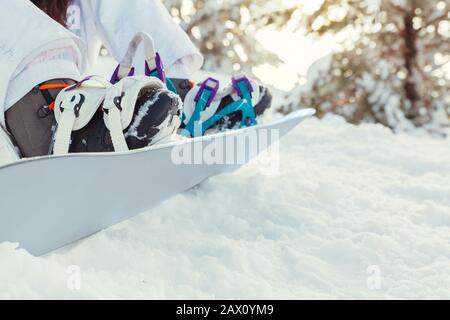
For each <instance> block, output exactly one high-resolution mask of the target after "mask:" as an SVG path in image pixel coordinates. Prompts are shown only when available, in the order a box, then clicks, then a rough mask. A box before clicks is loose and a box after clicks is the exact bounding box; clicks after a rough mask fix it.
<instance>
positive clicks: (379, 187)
mask: <svg viewBox="0 0 450 320" xmlns="http://www.w3.org/2000/svg"><path fill="white" fill-rule="evenodd" d="M449 159H450V140H448V139H447V140H439V139H432V138H429V137H425V136H415V137H413V136H407V135H402V134H399V135H394V134H392V133H391V131H389V130H388V129H386V128H384V127H382V126H380V125H361V126H353V125H350V124H347V123H345V122H344V120H342V119H341V118H339V117H336V116H329V117H326V118H325V119H323V120H317V119H311V120H308V121H307V122H305V123H304V124H303V125H302V126H300V127H299V128H298V129H296V130H295V131H294V132H293V134H291V135H290V136H289V137H287V138H286V139H285V140H284V141H283V143H282V144H281V151H280V169H279V172H278V173H277V174H275V175H273V174H272V175H270V176H269V175H264V174H263V171H262V170H259V169H258V167H255V166H250V167H246V168H243V169H242V170H241V171H239V172H237V173H234V174H228V175H222V176H219V177H216V178H213V179H211V180H209V181H207V182H205V183H203V184H202V185H201V186H199V187H198V188H196V189H195V190H192V191H190V192H187V193H184V194H181V195H178V196H177V197H175V198H172V199H170V200H168V201H166V202H165V203H164V204H162V205H161V206H160V207H159V208H156V209H153V210H150V211H149V212H147V213H145V214H142V215H140V216H138V217H136V218H134V219H131V220H129V221H126V222H124V223H122V224H120V225H117V226H115V227H113V228H110V229H108V230H106V231H103V232H101V233H98V234H96V235H95V236H93V237H91V238H88V239H86V240H84V241H81V242H79V243H77V244H75V245H73V246H72V247H70V248H65V249H63V250H60V251H58V252H55V253H53V254H50V255H48V256H46V257H41V258H34V257H32V256H30V255H29V254H28V253H26V252H25V251H23V250H15V248H16V246H15V245H12V244H3V245H0V261H1V264H0V298H34V299H36V298H63V299H72V298H87V299H90V298H107V299H108V298H112V299H115V298H148V299H152V298H163V299H164V298H176V299H177V298H183V299H188V298H189V299H198V298H221V299H228V298H245V299H252V298H257V299H259V298H271V299H274V298H293V299H298V298H320V299H322V298H361V299H363V298H386V299H391V298H447V299H448V298H450V289H449V288H450V268H449V265H450V245H449V241H450V196H449V195H450V184H449V183H448V181H450V160H449Z"/></svg>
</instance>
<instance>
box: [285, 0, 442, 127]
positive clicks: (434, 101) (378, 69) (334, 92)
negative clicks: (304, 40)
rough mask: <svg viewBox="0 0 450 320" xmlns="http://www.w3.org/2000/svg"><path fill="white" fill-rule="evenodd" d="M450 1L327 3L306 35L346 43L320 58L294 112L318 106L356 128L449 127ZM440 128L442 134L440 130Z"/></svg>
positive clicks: (310, 19)
mask: <svg viewBox="0 0 450 320" xmlns="http://www.w3.org/2000/svg"><path fill="white" fill-rule="evenodd" d="M449 19H450V0H445V1H436V0H426V1H425V0H326V1H323V2H322V4H321V5H320V6H318V8H317V10H315V11H314V12H313V13H311V14H307V15H305V16H304V17H303V19H302V23H303V27H305V28H306V30H307V31H308V32H309V33H311V34H314V35H317V36H321V35H324V34H327V33H332V34H337V35H339V37H341V38H343V39H344V40H343V41H342V43H341V44H340V45H341V50H339V51H338V52H336V53H335V54H333V55H332V56H330V57H328V58H325V59H323V60H322V61H319V62H318V63H317V64H316V65H315V66H313V68H312V69H311V72H310V74H309V82H308V87H307V88H302V89H301V90H299V92H298V94H296V95H294V96H293V99H292V100H291V101H292V102H291V104H290V106H289V107H290V108H291V109H292V108H296V107H297V106H298V105H299V104H301V105H307V106H314V107H317V108H318V109H319V113H320V114H324V113H327V112H335V113H338V114H340V115H343V116H344V117H346V118H347V119H348V120H349V121H351V122H353V123H360V122H362V121H375V122H380V123H382V124H384V125H387V126H390V127H391V128H395V129H398V130H409V129H412V128H414V127H417V126H425V127H426V128H428V129H429V130H434V129H436V128H442V126H446V125H448V124H449V114H450V94H449V92H450V79H449V73H448V72H447V73H446V70H445V68H449V67H450V22H449V21H450V20H449ZM438 130H440V129H438Z"/></svg>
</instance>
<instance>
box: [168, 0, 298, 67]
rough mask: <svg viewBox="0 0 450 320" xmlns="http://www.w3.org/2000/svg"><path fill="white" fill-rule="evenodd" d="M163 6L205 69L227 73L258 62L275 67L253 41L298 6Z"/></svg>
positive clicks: (247, 0)
mask: <svg viewBox="0 0 450 320" xmlns="http://www.w3.org/2000/svg"><path fill="white" fill-rule="evenodd" d="M163 2H164V4H165V5H166V7H167V8H168V9H169V11H170V13H171V14H172V16H173V17H174V18H175V19H176V20H177V21H178V22H179V24H180V25H181V27H182V28H183V29H184V30H185V31H186V32H187V33H188V35H189V36H190V37H191V39H192V40H193V42H194V43H195V44H196V46H197V47H198V48H199V49H200V51H201V52H202V53H203V55H204V56H205V68H206V69H208V70H223V71H226V72H228V73H231V72H233V71H243V72H246V73H248V74H252V68H253V67H254V66H257V65H259V64H261V63H270V64H273V65H276V64H277V63H279V62H280V60H279V58H278V57H277V56H276V55H274V54H273V53H272V52H270V50H266V49H264V48H263V46H262V45H261V44H260V43H259V41H258V40H257V39H256V38H255V34H256V33H257V31H258V30H260V29H262V28H265V27H268V26H272V27H275V28H280V27H282V26H284V25H286V23H288V21H290V20H291V19H292V18H293V17H294V16H295V14H296V12H298V8H299V5H298V4H291V5H287V4H286V2H285V1H284V0H271V1H267V0H195V1H193V0H164V1H163Z"/></svg>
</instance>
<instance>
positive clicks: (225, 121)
mask: <svg viewBox="0 0 450 320" xmlns="http://www.w3.org/2000/svg"><path fill="white" fill-rule="evenodd" d="M170 81H171V83H172V87H175V88H176V92H177V93H178V95H180V97H181V99H182V100H183V102H184V109H183V119H182V120H183V123H182V125H181V128H182V134H183V135H186V136H191V137H197V136H202V135H204V134H206V133H208V132H216V131H223V130H228V129H236V128H241V127H248V126H252V125H255V124H256V123H257V117H258V116H261V115H262V114H263V113H264V112H265V111H266V110H267V109H269V108H270V106H271V103H272V94H271V93H270V92H269V90H268V89H267V88H265V87H263V86H261V85H259V84H257V83H256V82H255V81H253V80H251V79H249V78H247V77H246V76H244V75H237V76H234V77H233V79H232V83H231V84H230V85H228V86H226V87H225V88H224V89H223V90H219V87H220V83H219V81H217V80H215V79H213V78H208V79H207V80H206V81H205V82H203V83H202V84H199V85H194V84H193V83H192V82H191V81H189V80H183V79H170Z"/></svg>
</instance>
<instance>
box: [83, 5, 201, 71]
mask: <svg viewBox="0 0 450 320" xmlns="http://www.w3.org/2000/svg"><path fill="white" fill-rule="evenodd" d="M81 1H83V0H81ZM90 2H91V3H90V4H91V8H92V16H93V17H94V19H95V20H96V27H97V31H98V33H99V35H100V37H101V39H102V42H103V44H104V45H105V46H106V48H107V49H108V50H109V52H110V53H111V54H112V56H113V57H114V58H115V59H116V60H117V61H120V60H121V59H122V58H123V56H124V55H125V52H126V50H127V47H128V44H129V42H130V41H131V39H132V38H133V36H134V35H135V34H136V33H137V32H139V31H142V32H147V33H148V34H150V35H151V36H152V38H153V40H154V42H155V47H156V50H157V51H158V52H159V53H160V55H161V57H162V59H163V62H164V65H165V68H166V71H167V73H168V75H169V76H170V77H179V78H187V77H190V76H191V75H192V73H194V72H196V71H198V70H199V69H200V68H201V66H202V64H203V57H202V55H201V54H200V52H199V51H198V49H197V48H196V47H195V46H194V44H193V43H192V42H191V41H190V39H189V37H188V36H187V34H186V33H185V32H184V31H183V29H181V27H180V26H178V25H177V24H176V23H175V22H174V21H173V19H172V17H171V16H170V14H169V12H168V11H167V10H166V8H165V7H164V5H163V4H162V3H161V1H160V0H133V1H124V0H90Z"/></svg>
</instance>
